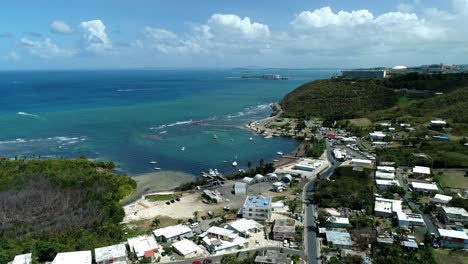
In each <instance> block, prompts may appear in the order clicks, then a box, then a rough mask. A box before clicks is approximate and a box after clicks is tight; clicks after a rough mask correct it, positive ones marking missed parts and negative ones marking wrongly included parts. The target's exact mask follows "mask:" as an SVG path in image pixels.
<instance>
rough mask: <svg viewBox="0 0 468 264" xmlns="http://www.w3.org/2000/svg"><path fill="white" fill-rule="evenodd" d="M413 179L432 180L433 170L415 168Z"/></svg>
mask: <svg viewBox="0 0 468 264" xmlns="http://www.w3.org/2000/svg"><path fill="white" fill-rule="evenodd" d="M413 177H414V178H416V179H427V178H431V168H429V167H423V166H415V167H414V168H413Z"/></svg>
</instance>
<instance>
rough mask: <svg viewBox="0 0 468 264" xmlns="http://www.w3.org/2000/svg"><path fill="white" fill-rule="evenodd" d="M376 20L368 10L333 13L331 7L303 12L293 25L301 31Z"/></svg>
mask: <svg viewBox="0 0 468 264" xmlns="http://www.w3.org/2000/svg"><path fill="white" fill-rule="evenodd" d="M373 19H374V15H372V13H370V12H369V11H368V10H365V9H363V10H357V11H351V12H346V11H340V12H338V13H333V11H332V10H331V8H330V7H328V6H327V7H323V8H320V9H315V10H314V11H303V12H301V13H300V14H299V15H298V16H297V17H296V19H294V21H292V24H293V26H294V27H296V28H299V29H306V28H321V27H326V26H330V25H337V26H354V25H359V24H364V23H368V22H369V21H372V20H373Z"/></svg>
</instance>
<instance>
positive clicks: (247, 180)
mask: <svg viewBox="0 0 468 264" xmlns="http://www.w3.org/2000/svg"><path fill="white" fill-rule="evenodd" d="M242 182H243V183H245V184H252V183H254V182H255V181H254V179H253V178H251V177H244V178H243V179H242Z"/></svg>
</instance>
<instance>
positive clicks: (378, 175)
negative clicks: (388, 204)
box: [375, 171, 395, 180]
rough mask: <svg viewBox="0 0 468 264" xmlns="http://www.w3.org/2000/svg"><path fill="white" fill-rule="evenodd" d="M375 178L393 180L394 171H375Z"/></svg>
mask: <svg viewBox="0 0 468 264" xmlns="http://www.w3.org/2000/svg"><path fill="white" fill-rule="evenodd" d="M375 178H377V179H382V180H394V179H395V173H393V172H383V171H376V172H375Z"/></svg>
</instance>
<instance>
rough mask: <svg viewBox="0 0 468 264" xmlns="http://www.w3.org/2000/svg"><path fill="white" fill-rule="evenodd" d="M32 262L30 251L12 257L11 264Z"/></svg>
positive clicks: (29, 263)
mask: <svg viewBox="0 0 468 264" xmlns="http://www.w3.org/2000/svg"><path fill="white" fill-rule="evenodd" d="M31 263H32V253H28V254H22V255H17V256H15V258H14V259H13V262H12V263H11V264H31Z"/></svg>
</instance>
